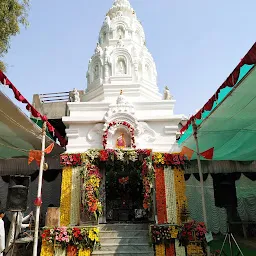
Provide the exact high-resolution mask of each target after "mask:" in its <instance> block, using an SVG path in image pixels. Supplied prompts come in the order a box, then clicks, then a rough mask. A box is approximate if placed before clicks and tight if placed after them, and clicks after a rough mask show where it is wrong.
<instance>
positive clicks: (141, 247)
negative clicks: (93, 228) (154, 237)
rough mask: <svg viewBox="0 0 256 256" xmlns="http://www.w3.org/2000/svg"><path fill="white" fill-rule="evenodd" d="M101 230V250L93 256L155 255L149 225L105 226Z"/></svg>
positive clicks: (101, 226)
mask: <svg viewBox="0 0 256 256" xmlns="http://www.w3.org/2000/svg"><path fill="white" fill-rule="evenodd" d="M99 229H100V242H101V248H100V249H99V250H95V251H94V252H93V253H92V255H93V256H99V255H106V256H114V255H115V256H132V255H134V256H136V255H139V256H146V255H147V256H153V255H154V252H153V247H152V246H150V245H149V230H148V225H147V224H103V225H99Z"/></svg>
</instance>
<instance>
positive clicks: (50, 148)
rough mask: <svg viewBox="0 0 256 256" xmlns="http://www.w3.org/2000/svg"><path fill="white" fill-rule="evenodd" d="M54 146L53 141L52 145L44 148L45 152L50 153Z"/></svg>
mask: <svg viewBox="0 0 256 256" xmlns="http://www.w3.org/2000/svg"><path fill="white" fill-rule="evenodd" d="M53 148H54V143H52V144H51V145H49V146H48V147H47V148H46V149H45V150H44V152H45V153H46V154H50V153H51V152H52V150H53Z"/></svg>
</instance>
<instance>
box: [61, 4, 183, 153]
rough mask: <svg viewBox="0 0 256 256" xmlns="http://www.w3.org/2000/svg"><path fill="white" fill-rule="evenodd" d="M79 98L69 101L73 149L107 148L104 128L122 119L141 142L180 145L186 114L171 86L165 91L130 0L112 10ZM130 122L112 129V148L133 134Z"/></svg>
mask: <svg viewBox="0 0 256 256" xmlns="http://www.w3.org/2000/svg"><path fill="white" fill-rule="evenodd" d="M121 90H122V91H123V93H122V95H120V91H121ZM75 98H76V100H74V102H70V103H68V109H69V116H66V117H63V122H64V123H65V124H66V126H67V127H68V129H67V136H68V141H69V142H68V147H67V151H68V152H83V151H86V150H88V149H90V148H102V147H103V144H102V140H103V137H102V136H103V133H104V130H106V129H107V127H108V126H109V124H111V123H112V122H121V121H122V122H124V121H125V122H127V123H128V124H129V125H131V127H133V128H134V131H135V144H136V147H137V148H152V149H153V151H159V152H172V151H175V146H176V142H175V141H176V132H177V129H178V123H179V122H180V120H181V118H182V116H181V115H174V113H173V109H174V104H175V101H174V100H173V99H172V97H171V96H170V93H169V91H168V90H166V91H165V94H164V97H163V96H162V95H161V94H160V93H159V88H158V86H157V71H156V65H155V62H154V59H153V57H152V55H151V54H150V52H149V50H148V49H147V47H146V40H145V34H144V29H143V27H142V25H141V23H140V21H139V20H138V18H137V16H136V13H135V11H134V10H133V8H132V7H131V4H130V3H129V1H128V0H115V1H114V3H113V6H112V7H111V8H110V10H109V11H108V13H107V15H106V17H105V20H104V22H103V25H102V27H101V29H100V33H99V40H98V42H97V45H96V48H95V51H94V54H93V55H92V57H91V59H90V60H89V64H88V71H87V89H86V91H85V94H84V95H83V96H81V99H80V101H79V100H77V97H74V99H75ZM126 128H127V127H118V126H116V127H113V128H112V129H110V131H109V136H108V138H107V139H108V141H107V148H114V147H115V140H116V137H117V136H118V133H120V132H122V133H125V134H126V138H127V139H128V137H129V131H127V129H126ZM128 144H129V143H128Z"/></svg>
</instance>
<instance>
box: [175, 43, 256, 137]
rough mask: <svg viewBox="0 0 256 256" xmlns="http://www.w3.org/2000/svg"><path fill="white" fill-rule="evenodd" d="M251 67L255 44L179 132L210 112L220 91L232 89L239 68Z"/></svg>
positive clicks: (236, 79) (255, 49)
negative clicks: (205, 112) (206, 112)
mask: <svg viewBox="0 0 256 256" xmlns="http://www.w3.org/2000/svg"><path fill="white" fill-rule="evenodd" d="M245 64H247V65H252V64H256V43H254V45H253V46H252V48H251V49H250V50H249V51H248V53H247V54H246V55H245V56H244V58H243V59H242V60H241V61H240V63H239V64H238V65H237V67H236V68H235V69H234V71H233V72H232V73H231V74H230V75H229V77H228V78H227V79H226V81H225V82H224V83H223V84H222V85H221V86H220V87H219V89H218V90H217V91H216V92H215V94H214V95H213V96H212V97H211V98H210V99H209V100H208V101H207V102H206V104H205V105H204V106H203V107H202V108H201V109H200V110H199V111H198V112H197V113H196V114H195V115H193V116H192V117H191V118H190V119H189V120H188V122H187V123H186V124H185V125H184V126H183V127H182V128H181V130H180V132H181V133H184V132H185V131H186V130H187V129H188V127H189V125H190V124H191V122H192V120H194V119H201V117H202V113H203V112H204V111H210V110H211V109H212V107H213V104H214V102H215V101H216V100H217V99H218V97H219V93H220V91H221V90H222V89H224V88H226V87H233V86H234V85H235V84H236V83H237V81H238V78H239V75H240V68H241V67H242V66H243V65H245Z"/></svg>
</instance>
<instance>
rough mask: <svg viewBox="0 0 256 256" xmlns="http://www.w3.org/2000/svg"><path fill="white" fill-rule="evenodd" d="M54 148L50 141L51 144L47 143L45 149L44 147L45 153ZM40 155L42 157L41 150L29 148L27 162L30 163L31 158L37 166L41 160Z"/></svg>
mask: <svg viewBox="0 0 256 256" xmlns="http://www.w3.org/2000/svg"><path fill="white" fill-rule="evenodd" d="M53 148H54V143H52V144H51V145H49V146H48V147H47V148H46V149H45V151H44V152H45V153H46V154H50V153H51V152H52V150H53ZM41 157H42V151H40V150H30V151H29V157H28V164H31V163H32V162H33V160H35V161H36V163H37V164H38V166H39V165H40V162H41Z"/></svg>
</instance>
